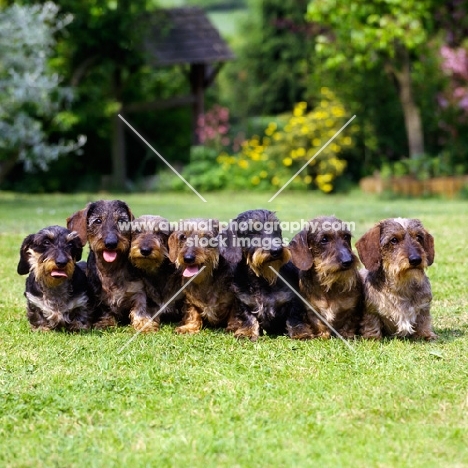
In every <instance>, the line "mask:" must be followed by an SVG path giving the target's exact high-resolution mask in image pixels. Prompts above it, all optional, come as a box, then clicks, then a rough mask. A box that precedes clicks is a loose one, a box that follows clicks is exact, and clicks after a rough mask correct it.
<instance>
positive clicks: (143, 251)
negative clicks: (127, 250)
mask: <svg viewBox="0 0 468 468" xmlns="http://www.w3.org/2000/svg"><path fill="white" fill-rule="evenodd" d="M152 251H153V249H152V248H151V247H142V248H141V249H140V252H141V255H143V256H144V257H147V256H148V255H150V254H151V252H152Z"/></svg>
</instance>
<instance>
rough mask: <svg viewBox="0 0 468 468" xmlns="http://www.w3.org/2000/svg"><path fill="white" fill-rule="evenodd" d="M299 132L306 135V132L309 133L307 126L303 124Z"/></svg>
mask: <svg viewBox="0 0 468 468" xmlns="http://www.w3.org/2000/svg"><path fill="white" fill-rule="evenodd" d="M301 133H302V134H303V135H307V134H308V133H309V128H308V127H306V126H305V125H303V126H302V127H301Z"/></svg>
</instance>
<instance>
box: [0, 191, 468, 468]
mask: <svg viewBox="0 0 468 468" xmlns="http://www.w3.org/2000/svg"><path fill="white" fill-rule="evenodd" d="M270 196H271V194H229V193H219V194H210V193H208V194H206V195H205V198H206V199H207V200H208V202H207V203H203V202H201V201H200V200H199V199H198V198H197V197H196V196H195V195H192V194H151V195H121V196H120V198H123V199H125V200H126V201H127V202H128V203H129V205H130V206H131V208H132V210H133V212H134V214H135V215H142V214H160V215H163V216H166V217H167V218H169V219H171V220H178V219H179V218H185V217H195V216H217V217H219V218H220V219H222V220H228V219H229V218H232V217H234V216H235V215H236V214H237V213H239V212H240V211H243V210H245V209H250V208H259V207H265V208H270V209H273V210H276V211H277V214H278V217H279V218H280V219H281V220H284V221H293V220H298V219H301V218H305V219H310V218H312V217H314V216H316V215H319V214H335V215H336V216H338V217H341V218H343V219H345V220H347V221H354V222H355V223H356V231H355V238H358V237H359V236H360V235H361V234H363V233H364V232H365V231H366V230H367V229H368V228H369V227H371V226H372V225H373V224H374V223H375V222H376V221H378V220H380V219H382V218H386V217H394V216H403V217H419V218H420V219H421V220H422V221H423V223H424V225H425V226H426V228H427V229H428V230H429V231H430V232H431V233H432V234H433V235H434V237H435V241H436V260H435V263H434V265H433V266H432V267H431V268H430V269H429V276H430V277H431V281H432V286H433V293H434V303H433V309H432V310H433V316H434V325H435V329H436V332H437V333H438V334H439V337H440V339H439V340H438V341H437V342H435V343H415V342H410V341H403V340H387V341H383V342H379V343H374V342H364V341H361V340H357V341H355V342H352V343H351V345H352V347H353V349H354V352H350V351H349V350H348V348H346V347H345V346H344V344H343V343H342V342H341V341H340V340H337V339H333V340H330V341H327V342H322V341H318V340H315V341H309V342H293V341H291V340H289V339H287V338H286V337H279V338H276V339H273V338H270V337H268V336H265V337H262V338H260V339H259V341H258V342H256V343H251V342H245V341H242V342H238V341H236V340H234V338H233V337H232V336H230V335H227V334H225V333H223V332H221V331H213V330H204V331H202V333H200V334H199V335H198V336H176V335H175V334H174V333H173V326H168V325H166V326H164V327H163V328H162V330H161V331H160V332H158V333H156V334H152V335H147V336H143V335H139V336H138V337H137V338H136V339H135V340H134V341H133V342H132V343H131V344H130V345H129V346H128V347H127V348H126V349H125V351H124V352H123V353H121V354H119V353H118V351H119V349H120V348H121V347H122V346H123V345H124V344H125V343H126V342H127V341H128V340H129V339H130V338H131V337H132V336H133V335H134V333H133V332H132V330H131V329H129V328H119V329H117V330H114V331H106V332H91V333H83V334H75V335H69V334H65V333H33V332H31V331H30V329H29V325H28V323H27V320H26V318H25V300H24V297H23V295H22V293H23V288H24V279H25V278H24V277H20V276H18V275H17V274H16V264H17V261H18V252H19V247H20V244H21V241H22V239H23V238H24V237H25V235H27V234H29V233H31V232H34V231H36V230H38V229H40V228H42V227H45V226H46V225H49V224H55V223H60V224H63V223H64V220H65V218H66V217H67V216H69V215H70V214H72V213H73V212H74V211H76V210H78V209H80V208H82V207H83V206H84V205H85V203H86V202H87V201H90V200H94V199H98V198H101V197H104V198H106V196H103V195H74V196H67V195H34V196H26V195H18V194H11V193H0V258H1V262H0V278H1V282H0V315H1V320H2V327H1V331H0V441H1V450H0V466H2V467H3V466H6V467H34V468H36V467H53V466H57V467H106V468H107V467H132V468H133V467H166V466H167V467H203V468H207V467H236V466H238V467H301V468H302V467H317V466H323V467H341V466H342V467H400V466H401V467H407V466H408V467H409V466H411V467H425V468H426V467H463V466H468V335H467V333H468V307H467V306H468V294H467V289H466V284H467V282H466V277H467V276H468V263H467V260H466V252H467V239H468V236H467V234H466V226H467V224H468V209H467V208H468V204H467V202H466V201H444V200H402V199H400V200H379V199H378V198H376V197H373V196H369V195H366V196H364V195H361V194H360V193H353V194H350V195H346V196H345V195H340V196H328V197H327V196H321V195H319V194H313V193H297V194H292V193H282V194H281V195H279V196H278V197H277V198H276V199H275V200H274V201H273V202H272V203H271V204H269V203H267V200H268V199H269V197H270ZM107 198H108V197H107ZM116 198H117V197H116ZM288 234H289V233H288Z"/></svg>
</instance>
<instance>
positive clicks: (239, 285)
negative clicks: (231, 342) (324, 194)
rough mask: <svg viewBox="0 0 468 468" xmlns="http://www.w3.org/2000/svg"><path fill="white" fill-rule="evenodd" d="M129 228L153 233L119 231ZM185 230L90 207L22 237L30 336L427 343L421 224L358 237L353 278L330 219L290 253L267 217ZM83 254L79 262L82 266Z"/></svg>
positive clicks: (425, 246)
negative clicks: (171, 329)
mask: <svg viewBox="0 0 468 468" xmlns="http://www.w3.org/2000/svg"><path fill="white" fill-rule="evenodd" d="M130 221H141V224H140V225H141V226H151V228H150V229H149V228H146V229H133V230H132V229H122V226H123V225H126V224H128V223H129V222H130ZM189 221H193V223H188V224H187V225H184V226H183V227H182V228H180V229H175V230H171V229H170V226H169V223H168V221H167V220H166V219H164V218H162V217H159V216H149V215H147V216H142V217H140V218H137V219H136V220H135V219H134V216H133V214H132V212H131V210H130V208H129V207H128V205H127V204H126V203H125V202H123V201H120V200H100V201H96V202H93V203H89V204H88V205H87V206H86V207H85V208H84V209H82V210H80V211H78V212H77V213H75V214H73V215H72V216H71V217H69V218H68V219H67V228H64V227H60V226H50V227H47V228H45V229H42V230H40V231H39V232H37V233H35V234H31V235H29V236H27V237H26V238H25V239H24V241H23V243H22V245H21V250H20V260H19V263H18V268H17V271H18V273H19V274H21V275H25V274H28V278H27V280H26V290H25V296H26V299H27V315H28V319H29V322H30V324H31V326H32V328H33V329H39V330H53V329H64V330H68V331H77V330H85V329H90V328H97V329H102V328H107V327H113V326H116V325H118V324H131V325H132V326H133V328H134V329H135V330H138V331H142V332H149V331H157V330H158V329H159V327H160V324H161V322H162V321H165V320H167V321H177V322H180V323H179V324H178V326H177V327H176V328H175V332H177V333H188V334H193V333H197V332H199V331H200V330H201V328H202V327H203V326H213V327H223V328H225V329H226V330H227V331H229V332H232V333H233V334H234V336H236V337H239V338H248V339H250V340H252V341H255V340H257V338H258V337H259V336H261V335H262V334H263V333H264V332H266V333H267V334H272V335H282V334H287V335H288V336H289V337H290V338H292V339H310V338H319V337H320V338H329V337H330V336H333V335H340V336H341V337H343V338H352V337H354V336H357V335H361V336H362V337H364V338H370V339H380V338H381V337H383V336H397V337H411V338H418V339H425V340H433V339H436V338H437V335H436V334H435V333H434V331H433V329H432V324H431V316H430V306H431V300H432V294H431V286H430V282H429V279H428V278H427V276H426V274H425V269H426V267H428V266H429V265H431V264H432V263H433V261H434V239H433V237H432V236H431V235H430V234H429V233H428V232H427V231H426V230H425V229H424V227H423V226H422V224H421V222H420V221H419V220H416V219H403V218H396V219H385V220H382V221H380V222H379V223H378V224H376V225H375V226H374V227H372V228H371V229H370V230H369V231H368V232H366V233H365V234H364V235H363V236H362V237H361V238H360V239H359V240H358V241H357V243H356V249H357V251H358V254H359V258H360V260H361V262H362V264H363V265H364V267H365V268H363V269H359V266H360V263H359V259H358V257H357V256H356V255H355V254H354V252H353V250H352V245H351V232H350V231H349V230H348V229H347V228H346V226H345V225H344V224H343V223H341V222H340V220H338V219H337V218H335V217H318V218H315V219H314V220H313V222H311V223H310V226H313V227H314V228H313V229H312V228H309V227H305V228H304V229H303V230H302V231H300V232H299V233H298V234H296V236H295V237H294V238H293V239H292V240H291V242H290V243H289V245H283V242H282V232H281V228H280V226H279V222H278V219H277V217H276V215H275V214H274V213H273V212H271V211H268V210H264V209H258V210H250V211H246V212H244V213H241V214H239V215H238V216H237V218H236V219H235V220H234V222H232V223H231V224H230V225H229V226H228V227H227V228H223V229H221V230H220V228H219V222H218V221H216V220H213V219H210V220H206V219H193V220H189ZM133 225H137V224H136V223H135V224H133ZM262 226H270V227H271V226H275V228H274V229H271V228H270V229H269V230H265V229H262ZM331 226H333V229H331V228H330V227H331ZM337 226H341V227H340V228H336V229H335V227H337ZM239 239H242V240H244V241H245V242H239ZM215 240H222V241H220V242H214V241H215ZM265 240H268V241H269V242H268V244H266V243H265V242H264V241H265ZM86 243H88V244H89V249H90V252H89V256H88V258H87V261H86V262H80V259H81V256H82V250H83V247H84V245H85V244H86ZM265 245H268V248H266V247H265Z"/></svg>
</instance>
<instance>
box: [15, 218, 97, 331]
mask: <svg viewBox="0 0 468 468" xmlns="http://www.w3.org/2000/svg"><path fill="white" fill-rule="evenodd" d="M81 254H82V243H81V241H80V239H79V237H78V234H77V233H76V232H71V231H69V230H68V229H65V228H63V227H60V226H49V227H47V228H44V229H42V230H40V231H39V232H37V233H36V234H30V235H29V236H27V237H26V238H25V239H24V241H23V243H22V245H21V249H20V260H19V263H18V267H17V271H18V273H19V274H20V275H25V274H28V273H29V275H28V277H27V279H26V290H25V293H24V295H25V297H26V299H27V316H28V320H29V322H30V324H31V327H32V328H33V329H34V330H59V329H62V330H67V331H79V330H86V329H88V328H90V326H91V323H92V307H91V305H90V300H89V293H90V291H89V284H88V280H87V278H86V275H85V273H84V271H83V270H82V269H81V268H80V267H79V266H77V265H76V262H77V261H79V260H80V258H81Z"/></svg>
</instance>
